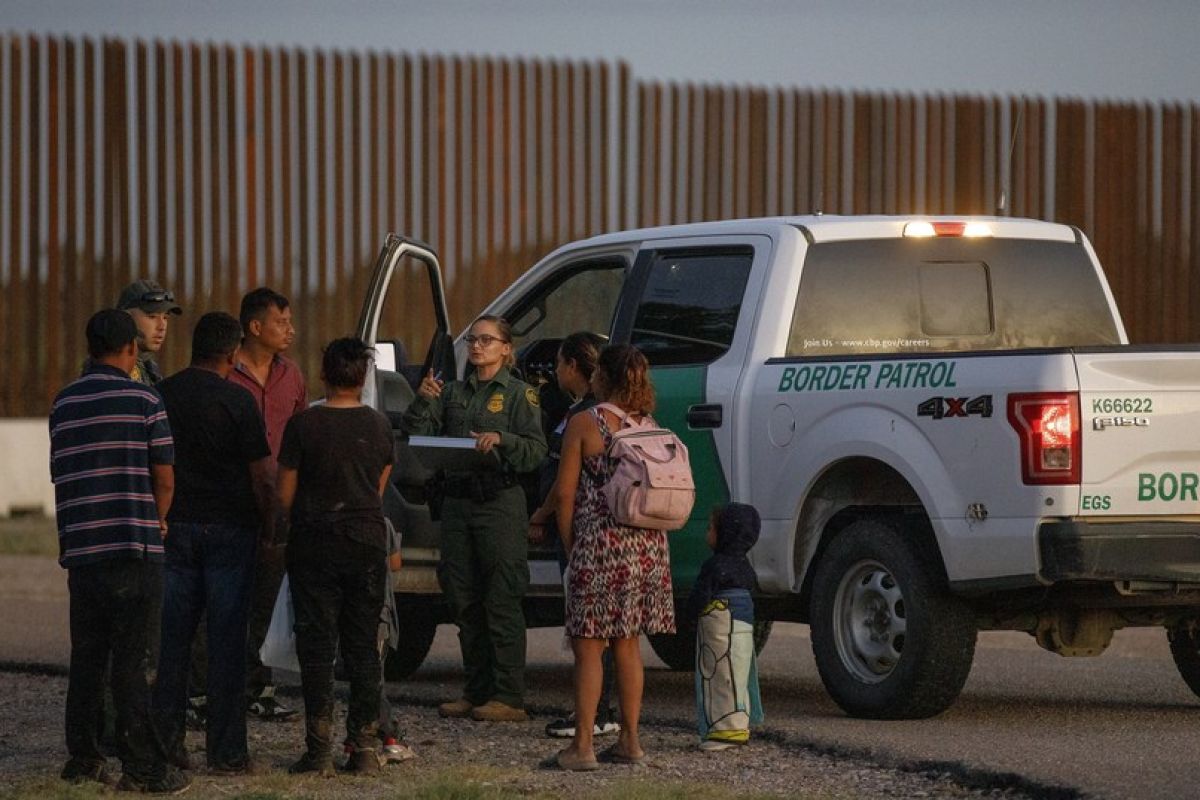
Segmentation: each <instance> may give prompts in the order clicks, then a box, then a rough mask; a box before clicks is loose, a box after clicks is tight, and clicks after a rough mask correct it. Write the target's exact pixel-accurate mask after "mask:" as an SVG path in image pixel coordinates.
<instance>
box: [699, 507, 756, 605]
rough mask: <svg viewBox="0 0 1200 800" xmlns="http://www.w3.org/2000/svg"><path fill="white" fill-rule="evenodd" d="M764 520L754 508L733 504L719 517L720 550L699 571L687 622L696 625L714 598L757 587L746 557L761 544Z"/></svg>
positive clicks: (718, 544)
mask: <svg viewBox="0 0 1200 800" xmlns="http://www.w3.org/2000/svg"><path fill="white" fill-rule="evenodd" d="M761 527H762V520H761V519H760V518H759V516H758V511H757V510H756V509H755V508H754V506H749V505H746V504H745V503H730V504H728V505H727V506H725V507H724V508H722V509H721V512H720V515H719V516H718V517H717V546H716V548H715V550H714V551H713V554H712V556H710V557H709V558H708V560H707V561H705V562H704V564H703V565H702V566H701V567H700V574H699V575H698V576H697V577H696V585H695V586H694V587H692V593H691V595H690V596H689V597H688V607H687V619H688V620H689V621H690V622H695V621H696V620H697V619H699V617H700V612H702V611H703V610H704V608H705V606H707V605H708V604H709V603H710V602H712V600H713V598H714V597H716V596H717V595H718V594H719V593H720V592H723V591H727V590H730V589H744V590H745V591H747V592H753V591H754V590H755V589H756V588H757V586H758V579H757V577H756V576H755V574H754V567H753V566H751V564H750V559H749V558H747V557H746V554H747V553H749V552H750V548H752V547H754V545H755V543H756V542H758V533H759V529H760V528H761Z"/></svg>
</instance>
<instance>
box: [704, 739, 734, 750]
mask: <svg viewBox="0 0 1200 800" xmlns="http://www.w3.org/2000/svg"><path fill="white" fill-rule="evenodd" d="M733 746H734V744H733V742H722V741H721V740H720V739H705V740H704V741H703V742H701V743H700V749H701V750H702V751H704V752H705V753H719V752H721V751H722V750H728V749H730V748H732V747H733Z"/></svg>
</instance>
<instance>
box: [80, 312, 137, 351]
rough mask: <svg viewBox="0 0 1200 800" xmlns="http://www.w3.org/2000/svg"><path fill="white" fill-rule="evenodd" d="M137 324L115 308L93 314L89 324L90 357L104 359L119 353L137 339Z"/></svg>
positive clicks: (87, 333)
mask: <svg viewBox="0 0 1200 800" xmlns="http://www.w3.org/2000/svg"><path fill="white" fill-rule="evenodd" d="M137 332H138V330H137V323H136V322H134V321H133V317H131V316H129V315H128V314H126V313H125V312H124V311H120V310H118V309H115V308H106V309H104V310H102V311H97V312H96V313H95V314H92V318H91V319H89V320H88V323H87V332H86V335H87V343H88V355H90V356H91V357H92V358H103V357H104V356H107V355H109V354H111V353H118V352H120V351H121V350H122V349H123V348H125V347H127V346H128V345H129V343H130V342H133V341H135V340H136V339H137Z"/></svg>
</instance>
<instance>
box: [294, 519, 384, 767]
mask: <svg viewBox="0 0 1200 800" xmlns="http://www.w3.org/2000/svg"><path fill="white" fill-rule="evenodd" d="M385 570H386V564H385V553H384V552H383V551H382V550H380V549H378V548H375V547H371V546H370V545H366V544H362V543H360V542H356V541H353V540H351V539H348V538H346V537H343V536H338V535H335V534H328V533H324V532H319V531H316V532H314V531H305V532H300V531H294V532H293V534H292V537H291V540H290V541H289V542H288V547H287V571H288V579H289V581H290V586H291V591H292V605H293V607H294V608H295V611H296V655H297V657H298V659H299V661H300V683H301V687H302V689H303V692H304V715H305V717H306V718H307V719H306V733H305V744H306V745H307V747H308V751H309V752H310V753H312V754H313V755H324V754H326V753H328V752H330V747H331V744H332V741H331V737H332V720H333V662H334V659H335V656H336V654H337V649H338V648H339V646H340V648H341V655H342V664H343V666H344V667H345V670H346V677H347V679H348V680H349V682H350V705H349V714H348V716H347V718H346V733H347V738H348V739H349V741H350V742H351V744H353V745H355V746H356V747H363V748H368V747H375V746H377V745H378V742H377V740H376V738H375V733H376V728H377V726H378V717H379V685H380V681H381V679H382V670H381V668H380V664H379V650H378V649H377V637H378V633H379V617H380V614H381V612H382V611H383V586H384V583H383V581H384V576H383V573H384V571H385Z"/></svg>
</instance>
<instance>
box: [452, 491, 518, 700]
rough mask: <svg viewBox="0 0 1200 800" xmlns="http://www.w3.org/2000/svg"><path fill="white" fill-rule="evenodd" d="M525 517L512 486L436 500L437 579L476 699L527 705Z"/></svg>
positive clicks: (469, 691)
mask: <svg viewBox="0 0 1200 800" xmlns="http://www.w3.org/2000/svg"><path fill="white" fill-rule="evenodd" d="M528 527H529V517H528V514H527V513H526V510H525V495H524V492H523V491H522V490H521V488H520V487H517V486H513V487H509V488H507V489H503V490H501V491H500V492H498V493H497V495H496V497H495V499H492V500H487V501H484V502H476V501H474V500H470V499H467V498H458V497H447V498H446V500H445V504H444V505H443V507H442V542H441V562H440V563H439V564H438V581H439V583H440V584H441V587H442V592H443V593H445V595H446V600H447V602H449V604H450V609H451V612H452V613H453V615H454V621H455V623H456V624H457V625H458V641H459V644H460V645H461V647H462V656H463V670H464V671H465V672H466V686H465V688H464V689H463V697H465V698H466V699H467V700H469V701H470V702H471V703H472V704H474V705H482V704H483V703H486V702H487V701H488V700H499V701H500V702H502V703H505V704H507V705H510V706H512V707H514V708H523V707H524V705H525V612H524V610H523V609H522V607H521V602H522V599H523V598H524V597H525V590H526V589H527V588H528V586H529V561H528V556H529V549H528V548H529V545H528V541H527V539H526V534H527V532H528Z"/></svg>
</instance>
